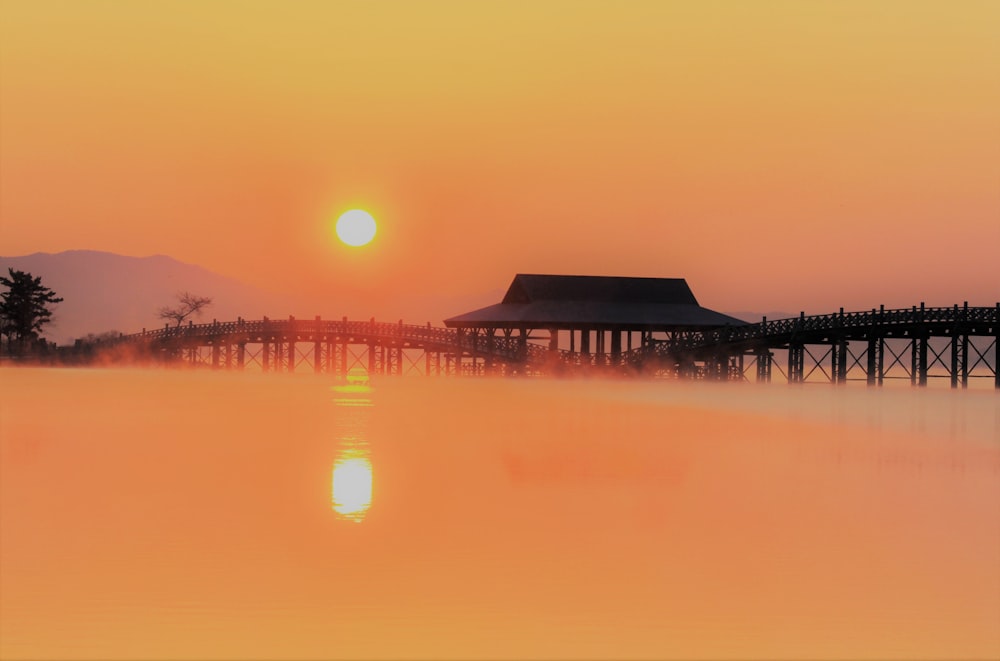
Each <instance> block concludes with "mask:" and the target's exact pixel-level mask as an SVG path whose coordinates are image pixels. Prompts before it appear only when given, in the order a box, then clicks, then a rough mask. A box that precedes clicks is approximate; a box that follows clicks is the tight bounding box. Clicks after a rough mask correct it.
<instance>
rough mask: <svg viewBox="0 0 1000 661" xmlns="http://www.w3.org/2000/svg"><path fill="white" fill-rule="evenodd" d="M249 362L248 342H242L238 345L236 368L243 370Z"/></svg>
mask: <svg viewBox="0 0 1000 661" xmlns="http://www.w3.org/2000/svg"><path fill="white" fill-rule="evenodd" d="M246 362H247V343H246V342H240V343H239V344H237V345H236V369H238V370H239V371H241V372H242V371H243V369H244V368H245V367H246Z"/></svg>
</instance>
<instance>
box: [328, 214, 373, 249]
mask: <svg viewBox="0 0 1000 661" xmlns="http://www.w3.org/2000/svg"><path fill="white" fill-rule="evenodd" d="M337 236H338V237H339V238H340V240H341V241H343V242H344V243H346V244H347V245H349V246H363V245H365V244H367V243H369V242H371V240H372V239H374V238H375V219H374V218H372V215H371V214H370V213H368V212H367V211H363V210H361V209H351V210H350V211H345V212H344V213H342V214H341V215H340V218H338V219H337Z"/></svg>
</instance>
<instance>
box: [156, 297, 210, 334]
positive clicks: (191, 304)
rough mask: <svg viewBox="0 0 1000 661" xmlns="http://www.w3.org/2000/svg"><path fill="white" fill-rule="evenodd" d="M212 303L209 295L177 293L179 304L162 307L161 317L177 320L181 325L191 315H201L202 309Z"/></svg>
mask: <svg viewBox="0 0 1000 661" xmlns="http://www.w3.org/2000/svg"><path fill="white" fill-rule="evenodd" d="M211 304H212V299H211V298H209V297H207V296H195V295H194V294H191V293H189V292H181V293H180V294H177V305H176V306H175V307H172V308H171V307H162V308H160V312H159V317H160V319H167V320H169V321H175V322H177V325H178V326H180V325H181V324H183V323H184V320H186V319H187V318H188V317H190V316H191V315H194V316H196V317H197V316H200V315H201V311H202V309H204V308H206V307H208V306H209V305H211Z"/></svg>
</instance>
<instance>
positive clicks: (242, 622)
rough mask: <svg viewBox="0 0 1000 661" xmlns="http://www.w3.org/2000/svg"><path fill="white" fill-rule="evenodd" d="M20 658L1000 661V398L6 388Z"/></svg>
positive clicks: (366, 387)
mask: <svg viewBox="0 0 1000 661" xmlns="http://www.w3.org/2000/svg"><path fill="white" fill-rule="evenodd" d="M0 377H2V378H0V451H2V454H0V656H2V657H3V658H102V659H106V658H172V659H179V658H255V659H271V658H274V659H277V658H302V659H307V658H322V659H328V658H516V657H525V658H535V659H538V658H616V659H620V658H650V659H664V658H686V659H691V658H694V659H718V658H734V659H748V658H852V657H853V658H887V657H891V658H912V659H934V658H940V659H945V658H996V657H997V656H998V655H1000V563H998V562H997V558H998V557H1000V399H998V398H997V395H996V393H994V392H992V391H966V392H961V391H951V390H946V389H910V388H884V389H868V388H865V387H863V386H849V387H833V386H818V385H810V386H798V387H795V386H786V385H778V384H771V385H768V386H755V385H751V384H715V385H713V384H706V383H691V382H662V381H638V380H637V381H604V380H599V379H592V380H544V379H524V378H521V379H518V378H511V379H477V378H392V377H389V378H380V379H377V380H375V381H373V382H371V383H367V382H366V381H365V380H364V379H360V378H358V379H354V380H352V381H351V382H349V383H341V382H339V381H336V380H334V379H331V378H325V377H319V376H314V375H305V374H295V375H289V374H235V373H211V372H201V371H186V370H165V369H159V370H132V369H103V370H101V369H93V370H62V369H3V370H0Z"/></svg>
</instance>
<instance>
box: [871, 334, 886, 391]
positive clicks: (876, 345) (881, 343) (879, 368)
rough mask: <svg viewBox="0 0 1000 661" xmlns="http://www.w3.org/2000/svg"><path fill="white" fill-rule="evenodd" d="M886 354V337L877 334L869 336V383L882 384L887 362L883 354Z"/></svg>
mask: <svg viewBox="0 0 1000 661" xmlns="http://www.w3.org/2000/svg"><path fill="white" fill-rule="evenodd" d="M884 354H885V339H884V338H882V337H877V336H875V335H870V336H869V337H868V369H867V377H868V385H870V386H873V385H882V380H883V379H884V377H885V369H884V368H885V362H884V360H883V358H882V357H883V355H884Z"/></svg>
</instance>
